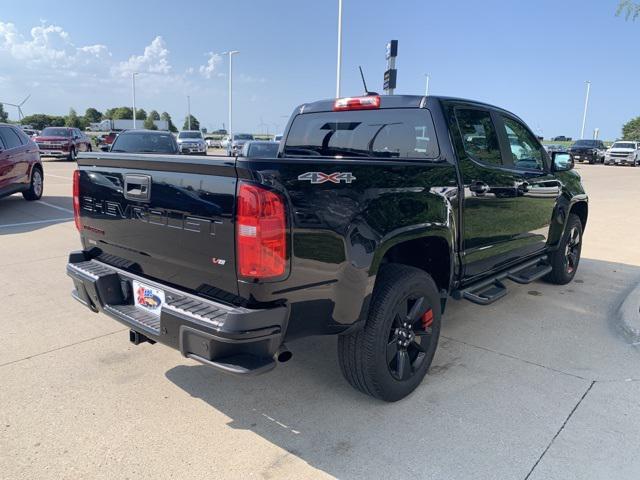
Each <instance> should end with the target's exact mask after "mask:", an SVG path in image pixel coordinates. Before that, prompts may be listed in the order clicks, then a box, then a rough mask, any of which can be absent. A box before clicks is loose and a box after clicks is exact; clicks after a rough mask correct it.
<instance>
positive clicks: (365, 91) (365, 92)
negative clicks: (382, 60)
mask: <svg viewBox="0 0 640 480" xmlns="http://www.w3.org/2000/svg"><path fill="white" fill-rule="evenodd" d="M358 68H359V69H360V77H361V78H362V84H363V85H364V94H365V95H378V94H377V93H376V92H370V91H369V89H368V88H367V82H366V80H365V79H364V73H362V67H361V66H358Z"/></svg>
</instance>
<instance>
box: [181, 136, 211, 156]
mask: <svg viewBox="0 0 640 480" xmlns="http://www.w3.org/2000/svg"><path fill="white" fill-rule="evenodd" d="M177 142H178V148H179V149H180V153H189V154H195V155H206V154H207V144H206V143H205V142H204V138H202V132H201V131H199V130H183V131H181V132H180V133H179V134H178V138H177Z"/></svg>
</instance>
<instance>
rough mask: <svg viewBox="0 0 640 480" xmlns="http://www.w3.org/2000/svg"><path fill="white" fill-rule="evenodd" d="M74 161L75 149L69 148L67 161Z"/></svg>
mask: <svg viewBox="0 0 640 480" xmlns="http://www.w3.org/2000/svg"><path fill="white" fill-rule="evenodd" d="M75 159H76V149H75V148H73V147H72V148H71V150H69V155H68V156H67V160H69V161H70V162H73V161H75Z"/></svg>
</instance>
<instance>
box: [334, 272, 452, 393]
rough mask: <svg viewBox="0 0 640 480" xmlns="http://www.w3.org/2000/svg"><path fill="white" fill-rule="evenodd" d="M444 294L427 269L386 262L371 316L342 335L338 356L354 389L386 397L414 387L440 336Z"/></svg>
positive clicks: (423, 374)
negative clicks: (360, 325) (363, 323)
mask: <svg viewBox="0 0 640 480" xmlns="http://www.w3.org/2000/svg"><path fill="white" fill-rule="evenodd" d="M440 318H441V312H440V294H439V292H438V288H437V287H436V284H435V282H434V281H433V279H432V278H431V277H430V276H429V275H428V274H427V273H425V272H424V271H422V270H419V269H417V268H414V267H409V266H406V265H400V264H393V263H391V264H386V265H384V266H383V267H382V268H381V269H380V272H379V274H378V279H377V281H376V286H375V288H374V291H373V298H372V299H371V306H370V309H369V315H368V318H367V321H366V323H365V325H364V327H363V328H362V330H359V331H357V332H355V333H351V334H346V335H341V336H340V337H338V360H339V363H340V369H341V370H342V374H343V375H344V377H345V379H346V380H347V381H348V382H349V383H350V384H351V386H353V387H354V388H355V389H357V390H359V391H361V392H363V393H366V394H367V395H371V396H372V397H375V398H379V399H381V400H384V401H387V402H395V401H397V400H400V399H402V398H404V397H406V396H407V395H409V394H410V393H411V392H413V391H414V390H415V389H416V388H417V387H418V385H419V384H420V382H422V379H423V378H424V376H425V375H426V373H427V371H428V370H429V367H430V365H431V362H432V360H433V355H434V354H435V351H436V347H437V346H438V338H439V336H440Z"/></svg>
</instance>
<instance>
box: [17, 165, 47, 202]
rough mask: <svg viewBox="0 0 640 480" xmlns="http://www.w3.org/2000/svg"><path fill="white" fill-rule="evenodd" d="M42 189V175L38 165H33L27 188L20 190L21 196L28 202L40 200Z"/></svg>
mask: <svg viewBox="0 0 640 480" xmlns="http://www.w3.org/2000/svg"><path fill="white" fill-rule="evenodd" d="M43 190H44V175H42V170H41V169H40V167H33V172H32V173H31V182H30V183H29V190H26V191H24V192H22V196H23V197H24V199H25V200H27V201H28V202H33V201H34V200H40V199H41V198H42V192H43Z"/></svg>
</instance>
